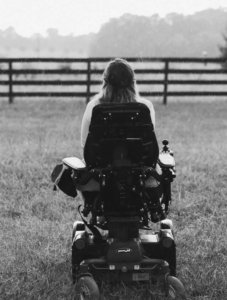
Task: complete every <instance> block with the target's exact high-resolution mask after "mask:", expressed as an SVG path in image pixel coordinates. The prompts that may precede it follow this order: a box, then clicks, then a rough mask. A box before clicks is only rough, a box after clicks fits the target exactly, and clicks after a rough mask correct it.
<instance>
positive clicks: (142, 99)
mask: <svg viewBox="0 0 227 300" xmlns="http://www.w3.org/2000/svg"><path fill="white" fill-rule="evenodd" d="M137 101H138V102H140V103H144V104H146V105H147V106H148V107H153V104H152V102H151V101H150V100H148V99H146V98H143V97H139V98H138V99H137Z"/></svg>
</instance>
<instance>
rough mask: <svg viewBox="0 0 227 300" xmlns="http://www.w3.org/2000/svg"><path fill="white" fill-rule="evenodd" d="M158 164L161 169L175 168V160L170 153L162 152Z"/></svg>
mask: <svg viewBox="0 0 227 300" xmlns="http://www.w3.org/2000/svg"><path fill="white" fill-rule="evenodd" d="M158 163H159V165H160V166H161V167H164V168H173V167H175V159H174V157H173V155H171V154H170V153H169V152H161V153H160V154H159V158H158Z"/></svg>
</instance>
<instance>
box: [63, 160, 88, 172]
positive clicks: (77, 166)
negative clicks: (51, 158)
mask: <svg viewBox="0 0 227 300" xmlns="http://www.w3.org/2000/svg"><path fill="white" fill-rule="evenodd" d="M62 162H63V164H64V165H66V166H67V167H69V168H71V169H73V170H82V169H85V168H86V165H85V163H84V162H83V161H82V160H81V159H79V158H77V157H66V158H63V160H62Z"/></svg>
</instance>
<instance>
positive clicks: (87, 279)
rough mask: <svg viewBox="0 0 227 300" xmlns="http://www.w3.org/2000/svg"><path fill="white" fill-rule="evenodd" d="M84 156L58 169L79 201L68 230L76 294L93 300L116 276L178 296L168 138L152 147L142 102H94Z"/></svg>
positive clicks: (153, 140)
mask: <svg viewBox="0 0 227 300" xmlns="http://www.w3.org/2000/svg"><path fill="white" fill-rule="evenodd" d="M84 160H85V162H83V161H82V160H80V159H78V158H76V157H67V158H64V159H63V168H62V172H61V175H62V174H63V171H64V172H68V174H69V177H70V180H71V189H74V196H75V195H76V194H77V192H76V191H80V193H81V195H82V199H83V204H82V205H80V206H79V208H78V211H79V214H80V216H81V221H78V220H77V221H75V223H74V224H73V233H72V277H73V282H74V283H75V289H76V295H77V298H76V299H99V298H100V291H99V290H100V289H99V286H100V284H101V283H102V282H107V283H111V284H112V283H114V282H116V283H117V282H121V281H123V282H124V283H126V284H127V283H129V284H130V283H139V284H141V285H142V284H144V285H145V286H146V289H147V291H148V295H149V291H150V295H152V286H153V284H154V283H155V284H159V285H160V286H161V291H162V292H163V294H162V295H163V299H185V291H184V286H183V284H182V283H181V281H180V280H179V279H178V278H177V277H176V244H175V240H174V233H173V228H172V222H171V220H169V219H167V215H168V212H169V205H170V203H171V182H172V181H173V180H174V178H175V161H174V157H173V153H172V151H171V150H170V149H169V146H168V141H167V140H164V141H163V145H162V150H161V151H159V147H158V143H157V139H156V136H155V132H154V128H153V124H152V122H151V118H150V111H149V109H148V108H147V106H145V105H144V104H142V103H127V104H100V105H97V106H96V107H94V109H93V113H92V119H91V123H90V128H89V133H88V137H87V141H86V145H85V149H84ZM58 181H59V176H58ZM58 186H59V185H58ZM60 188H61V187H60ZM62 190H63V189H62ZM156 222H159V224H160V227H159V228H160V229H159V230H158V231H152V228H151V225H152V223H156ZM149 297H151V296H146V299H149ZM143 299H144V298H143Z"/></svg>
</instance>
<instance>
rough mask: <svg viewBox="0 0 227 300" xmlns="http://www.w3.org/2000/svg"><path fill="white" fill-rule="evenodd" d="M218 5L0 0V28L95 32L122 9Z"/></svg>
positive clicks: (217, 1) (225, 0) (216, 0)
mask: <svg viewBox="0 0 227 300" xmlns="http://www.w3.org/2000/svg"><path fill="white" fill-rule="evenodd" d="M221 7H222V8H226V9H227V0H0V30H5V29H6V28H8V27H10V26H12V27H14V28H15V30H16V32H17V33H19V34H20V35H23V36H31V35H33V34H35V33H40V34H42V35H45V34H46V30H47V29H48V28H56V29H58V31H59V33H60V34H62V35H68V34H73V35H81V34H87V33H90V32H98V31H99V29H100V27H101V25H102V24H104V23H106V22H108V20H109V19H110V18H117V17H120V16H122V15H123V14H125V13H130V14H136V15H144V16H151V15H153V14H159V15H160V16H165V15H166V14H168V13H172V12H176V13H182V14H184V15H188V14H193V13H194V12H196V11H201V10H204V9H207V8H221Z"/></svg>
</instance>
